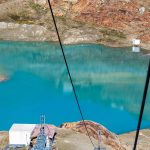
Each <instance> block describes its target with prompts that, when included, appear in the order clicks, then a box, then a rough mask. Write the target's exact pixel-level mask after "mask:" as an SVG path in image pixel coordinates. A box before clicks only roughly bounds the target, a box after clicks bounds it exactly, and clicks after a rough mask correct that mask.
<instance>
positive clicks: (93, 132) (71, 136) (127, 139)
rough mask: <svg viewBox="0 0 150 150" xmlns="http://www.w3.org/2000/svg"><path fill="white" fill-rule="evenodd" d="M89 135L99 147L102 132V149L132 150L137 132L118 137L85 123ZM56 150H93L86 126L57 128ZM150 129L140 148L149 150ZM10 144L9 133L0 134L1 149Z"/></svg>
mask: <svg viewBox="0 0 150 150" xmlns="http://www.w3.org/2000/svg"><path fill="white" fill-rule="evenodd" d="M85 123H86V126H87V129H88V131H89V135H90V137H91V139H92V141H93V143H94V145H98V136H97V132H98V131H100V132H101V147H103V148H106V149H107V150H131V149H132V148H133V144H134V138H135V132H130V133H126V134H121V135H116V134H114V133H112V132H110V131H109V130H108V129H106V128H105V127H104V126H102V125H100V124H98V123H95V122H92V121H85ZM56 131H57V135H56V144H55V149H60V150H70V148H71V150H85V149H86V150H91V149H93V146H92V144H91V143H90V141H89V138H88V136H87V132H86V130H85V126H84V124H83V122H82V121H80V122H73V123H64V124H62V125H61V126H60V127H56ZM79 139H80V140H79ZM149 140H150V129H145V130H141V131H140V135H139V141H138V148H139V149H140V150H146V149H148V148H149V146H150V145H149ZM8 143H9V134H8V132H6V131H5V132H4V131H3V132H0V149H3V148H4V147H5V146H6V145H7V144H8Z"/></svg>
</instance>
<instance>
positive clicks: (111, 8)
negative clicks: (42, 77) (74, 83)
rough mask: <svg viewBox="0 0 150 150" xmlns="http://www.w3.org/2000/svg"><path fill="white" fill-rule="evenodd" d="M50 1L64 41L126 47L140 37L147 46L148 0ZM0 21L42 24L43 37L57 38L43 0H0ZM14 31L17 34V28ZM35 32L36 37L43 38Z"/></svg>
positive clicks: (149, 39) (149, 31)
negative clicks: (43, 29) (44, 30)
mask: <svg viewBox="0 0 150 150" xmlns="http://www.w3.org/2000/svg"><path fill="white" fill-rule="evenodd" d="M51 3H52V8H53V11H54V15H55V17H56V22H57V25H58V29H59V33H60V36H61V39H62V41H63V42H64V43H66V44H73V43H101V44H105V45H109V46H117V47H118V46H129V45H131V40H132V39H133V38H139V39H141V41H142V44H141V45H142V47H144V48H146V49H150V36H149V35H150V11H149V7H150V1H149V0H143V1H138V0H51ZM12 8H13V9H12ZM141 8H144V9H143V10H144V12H143V13H142V14H141V11H140V10H141ZM0 22H8V23H10V22H13V23H16V24H21V25H22V24H30V25H31V24H32V27H33V25H38V26H43V27H44V28H45V29H46V30H47V31H48V32H49V33H50V34H49V35H48V34H46V33H45V32H44V34H41V36H43V38H44V39H46V40H47V39H48V40H51V41H56V40H58V39H57V36H56V33H55V29H54V24H53V21H52V18H51V15H50V12H49V8H48V4H47V3H46V0H10V1H8V0H2V1H1V3H0ZM21 27H23V28H24V26H20V28H21ZM35 28H36V27H35ZM26 29H27V28H26ZM37 30H41V27H40V29H39V28H37ZM14 31H15V32H16V34H20V29H18V30H16V28H14ZM26 31H27V30H26ZM30 31H31V30H30V27H29V32H28V34H25V32H24V31H23V34H22V35H24V34H25V37H26V38H25V39H26V40H27V39H28V40H31V38H30V34H29V33H30ZM5 32H7V33H8V32H9V28H8V29H6V30H5ZM11 33H12V29H11ZM0 34H1V39H5V38H6V39H9V35H7V36H6V35H5V33H4V32H1V33H0ZM36 35H37V36H38V37H37V39H36V40H44V39H43V38H39V34H35V36H34V37H36ZM16 36H17V35H16ZM16 36H14V38H10V40H15V37H16ZM31 37H33V35H31ZM17 40H19V36H18V38H17ZM20 40H22V37H21V38H20Z"/></svg>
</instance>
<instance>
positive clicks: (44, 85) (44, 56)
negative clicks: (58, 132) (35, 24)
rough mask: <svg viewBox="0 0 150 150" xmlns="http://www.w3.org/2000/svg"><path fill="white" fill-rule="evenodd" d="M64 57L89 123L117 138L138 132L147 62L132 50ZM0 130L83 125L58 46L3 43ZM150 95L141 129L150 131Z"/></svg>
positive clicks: (85, 48)
mask: <svg viewBox="0 0 150 150" xmlns="http://www.w3.org/2000/svg"><path fill="white" fill-rule="evenodd" d="M64 48H65V54H66V57H67V61H68V64H69V68H70V72H71V75H72V78H73V82H74V84H75V89H76V93H77V95H78V98H79V102H80V105H81V108H82V111H83V114H84V117H85V119H88V120H93V121H96V122H98V123H101V124H102V125H104V126H105V127H107V128H108V129H109V130H111V131H113V132H115V133H124V132H127V131H132V130H135V129H136V126H137V121H138V116H139V110H140V104H141V99H142V95H143V88H144V84H145V78H146V71H147V67H148V57H147V56H145V55H143V54H142V53H132V52H131V50H132V49H131V48H108V47H104V46H101V45H92V44H82V45H68V46H65V47H64ZM0 76H6V77H7V78H8V80H6V81H5V82H1V83H0V130H8V129H9V128H10V126H11V125H12V124H13V123H39V116H40V115H41V114H45V116H46V122H47V123H51V124H55V125H60V124H61V123H63V122H72V121H79V120H81V117H80V114H79V111H78V107H77V105H76V101H75V98H74V95H73V92H72V88H71V85H70V82H69V79H68V75H67V71H66V67H65V64H64V61H63V57H62V54H61V51H60V48H59V45H58V44H54V43H48V42H39V43H36V42H9V41H1V42H0ZM149 114H150V90H149V94H148V98H147V102H146V108H145V111H144V118H143V122H142V128H148V127H150V116H149Z"/></svg>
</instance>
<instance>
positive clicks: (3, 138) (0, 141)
mask: <svg viewBox="0 0 150 150" xmlns="http://www.w3.org/2000/svg"><path fill="white" fill-rule="evenodd" d="M8 141H9V138H8V132H0V149H2V148H4V147H5V146H6V145H7V144H8Z"/></svg>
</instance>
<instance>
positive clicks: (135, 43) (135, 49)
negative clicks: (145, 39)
mask: <svg viewBox="0 0 150 150" xmlns="http://www.w3.org/2000/svg"><path fill="white" fill-rule="evenodd" d="M140 43H141V41H140V39H133V40H132V45H133V46H132V52H140Z"/></svg>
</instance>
